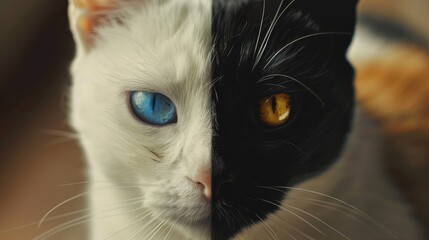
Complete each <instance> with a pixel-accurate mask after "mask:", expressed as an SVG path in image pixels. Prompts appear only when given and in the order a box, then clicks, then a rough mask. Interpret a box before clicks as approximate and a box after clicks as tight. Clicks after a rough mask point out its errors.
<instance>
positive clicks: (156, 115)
mask: <svg viewBox="0 0 429 240" xmlns="http://www.w3.org/2000/svg"><path fill="white" fill-rule="evenodd" d="M130 104H131V108H132V110H133V112H134V115H135V116H136V117H138V118H139V119H140V120H142V121H143V122H146V123H149V124H152V125H156V126H164V125H167V124H171V123H175V122H177V113H176V107H175V105H174V103H173V102H172V101H171V99H169V98H168V97H166V96H165V95H162V94H160V93H154V92H144V91H135V92H131V94H130Z"/></svg>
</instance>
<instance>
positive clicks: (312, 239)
mask: <svg viewBox="0 0 429 240" xmlns="http://www.w3.org/2000/svg"><path fill="white" fill-rule="evenodd" d="M274 216H276V217H277V218H278V219H280V220H281V221H283V222H285V223H286V224H287V225H288V226H289V227H290V228H292V230H294V231H296V232H297V233H300V234H301V235H302V236H304V237H306V238H308V239H310V240H316V239H314V238H312V237H310V236H309V235H307V234H305V233H304V232H303V231H301V230H299V229H298V228H297V227H295V226H293V225H292V224H290V223H289V222H287V221H286V220H285V219H284V218H282V217H281V216H279V215H278V214H274ZM278 225H280V224H278ZM283 230H284V231H285V232H286V234H288V235H289V236H290V237H292V238H294V237H293V236H292V235H290V233H289V232H287V231H286V230H285V229H283ZM294 239H295V238H294Z"/></svg>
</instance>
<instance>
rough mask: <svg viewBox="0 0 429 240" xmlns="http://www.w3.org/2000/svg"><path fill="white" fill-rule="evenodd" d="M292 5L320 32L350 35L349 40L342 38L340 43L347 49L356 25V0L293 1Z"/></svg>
mask: <svg viewBox="0 0 429 240" xmlns="http://www.w3.org/2000/svg"><path fill="white" fill-rule="evenodd" d="M294 4H296V6H298V8H299V9H302V10H303V11H304V12H307V13H309V14H310V15H311V16H312V18H313V19H314V20H315V22H316V23H317V24H318V25H319V26H320V28H321V29H320V31H324V32H344V33H350V38H342V40H343V41H342V42H341V45H343V46H344V47H345V48H347V47H348V45H349V44H350V42H351V38H352V34H353V33H354V29H355V25H356V12H357V4H358V0H295V2H294ZM338 47H339V46H338Z"/></svg>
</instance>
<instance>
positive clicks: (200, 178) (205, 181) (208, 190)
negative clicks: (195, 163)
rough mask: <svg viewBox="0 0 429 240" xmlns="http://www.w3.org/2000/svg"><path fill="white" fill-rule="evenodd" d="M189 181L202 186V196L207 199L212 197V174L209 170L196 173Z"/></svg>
mask: <svg viewBox="0 0 429 240" xmlns="http://www.w3.org/2000/svg"><path fill="white" fill-rule="evenodd" d="M191 181H193V182H194V183H196V184H198V185H200V186H201V187H202V188H203V192H204V196H205V198H206V199H207V200H209V201H211V199H212V175H211V172H203V173H200V174H198V175H197V176H196V177H195V178H191Z"/></svg>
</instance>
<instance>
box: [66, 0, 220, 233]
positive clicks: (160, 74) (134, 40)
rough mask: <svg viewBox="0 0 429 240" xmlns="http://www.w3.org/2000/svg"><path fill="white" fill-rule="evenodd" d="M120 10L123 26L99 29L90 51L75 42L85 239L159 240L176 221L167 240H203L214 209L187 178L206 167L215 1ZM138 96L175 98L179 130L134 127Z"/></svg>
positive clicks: (75, 99)
mask: <svg viewBox="0 0 429 240" xmlns="http://www.w3.org/2000/svg"><path fill="white" fill-rule="evenodd" d="M120 11H121V14H123V15H124V16H126V17H124V18H123V19H124V21H125V22H122V23H120V24H119V23H116V24H113V23H111V24H108V25H106V26H104V27H102V28H101V29H98V30H97V31H98V37H97V40H96V42H95V43H94V45H95V47H94V48H93V49H91V50H90V51H85V50H84V48H83V46H82V43H80V42H79V40H77V42H78V44H79V45H78V48H79V50H78V53H77V54H78V55H77V57H76V59H75V61H74V63H73V67H72V74H73V87H72V104H71V107H72V115H71V118H72V123H73V126H74V127H75V129H76V130H77V131H78V133H79V136H80V139H81V143H82V145H83V147H84V149H85V152H86V155H87V158H88V163H89V173H88V175H89V176H90V181H91V183H90V191H91V196H90V206H91V214H93V215H94V216H93V218H92V221H91V236H92V237H91V239H93V240H100V239H106V238H107V237H109V236H112V238H111V239H127V238H129V237H131V236H133V235H135V236H134V237H135V238H134V239H150V238H152V239H164V238H165V237H166V235H167V233H168V232H169V231H170V226H172V223H175V225H174V228H171V232H169V239H185V238H190V239H201V238H202V239H208V238H209V234H210V203H209V202H208V201H206V200H205V199H204V197H203V195H202V192H201V188H199V187H198V185H196V184H195V183H193V182H191V181H190V180H189V178H193V177H195V176H196V175H197V174H198V173H200V172H202V171H210V169H211V161H210V160H211V159H210V156H211V131H212V130H211V102H210V88H209V87H210V86H209V83H210V80H211V79H210V78H211V71H210V63H211V59H210V45H211V29H210V28H211V3H210V2H209V1H205V0H192V1H190V0H174V1H145V2H144V4H143V5H130V6H129V7H127V6H123V9H120ZM70 12H71V13H70V14H71V19H76V17H74V16H73V12H72V10H71V11H70ZM116 14H117V13H116ZM72 25H73V24H72ZM74 33H75V39H78V37H77V36H76V35H77V32H76V30H74ZM134 90H145V91H154V92H160V93H162V94H164V95H166V96H168V97H169V98H170V99H172V100H173V102H174V103H175V105H176V108H177V115H178V122H177V124H173V125H169V126H165V127H153V126H149V125H147V124H144V123H142V122H141V121H139V120H137V118H135V117H134V116H133V114H132V113H131V111H130V110H129V103H128V93H129V92H130V91H134ZM137 198H140V199H137ZM130 199H134V201H132V202H130V201H129V200H130ZM112 209H113V210H112ZM146 213H147V214H149V215H147V216H146V217H145V218H144V219H143V218H141V217H143V216H144V215H142V214H146ZM139 219H140V221H137V220H139ZM164 220H166V221H168V223H167V222H166V223H165V225H163V224H164V222H163V221H164ZM145 224H148V225H147V227H146V228H145V229H141V228H142V227H143V226H144V225H145ZM126 227H128V228H126ZM158 227H159V228H158ZM124 228H126V229H125V230H124V231H121V230H122V229H124ZM139 230H140V231H139ZM115 233H117V234H116V235H114V234H115Z"/></svg>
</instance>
